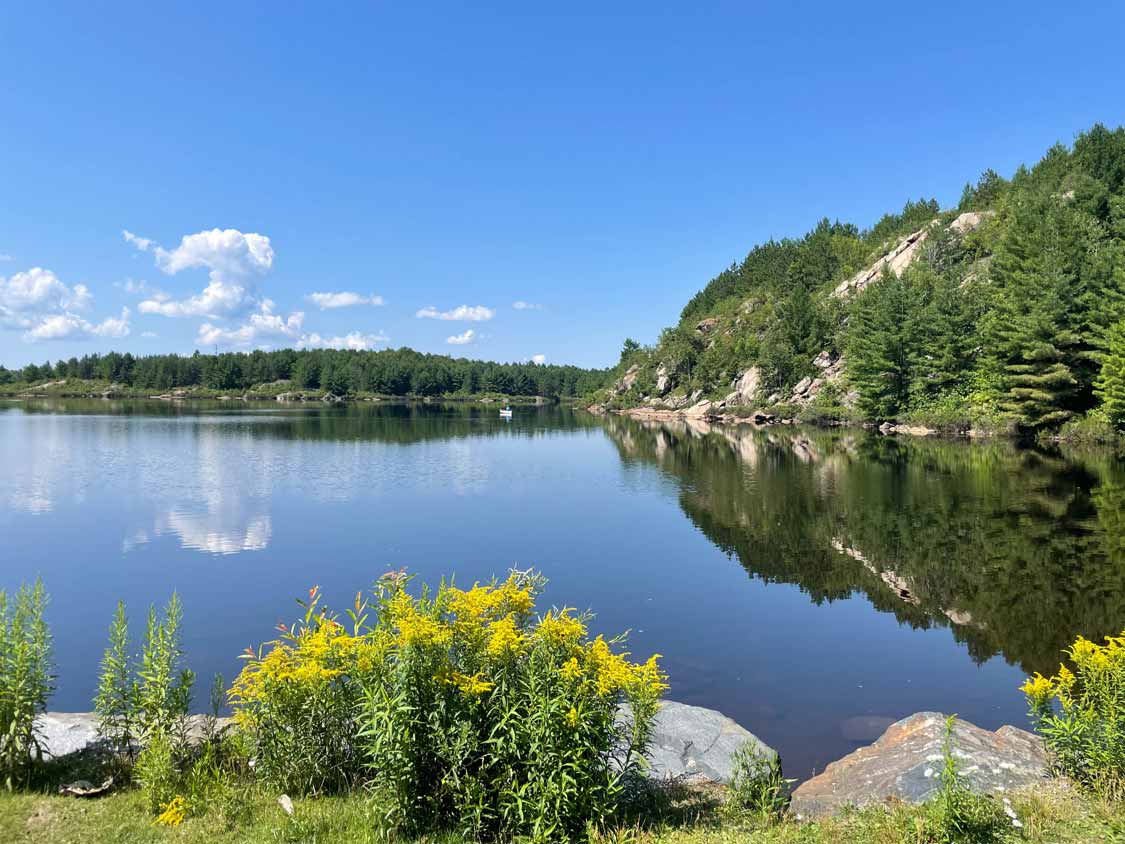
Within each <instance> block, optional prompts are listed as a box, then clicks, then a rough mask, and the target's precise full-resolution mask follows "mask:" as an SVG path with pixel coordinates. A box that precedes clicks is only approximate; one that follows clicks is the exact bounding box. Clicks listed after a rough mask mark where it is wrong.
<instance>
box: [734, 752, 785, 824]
mask: <svg viewBox="0 0 1125 844" xmlns="http://www.w3.org/2000/svg"><path fill="white" fill-rule="evenodd" d="M731 767H732V772H731V779H730V784H729V786H728V788H727V801H726V803H725V804H724V805H723V809H724V812H725V814H726V815H727V816H728V817H731V818H734V819H744V818H752V819H756V820H764V821H768V820H771V819H774V818H777V817H780V815H781V814H782V813H783V812H784V811H785V808H786V806H788V805H789V784H790V782H791V780H786V779H785V778H784V777H783V776H782V773H781V759H780V758H779V757H778V755H777V754H776V753H766V752H763V751H762V750H761V749H760V748H759V747H757V746H756V745H754V744H753V743H751V742H746V743H745V744H743V745H742V746H741V747H739V748H738V749H737V750H736V751H735V752H734V756H733V757H732V759H731Z"/></svg>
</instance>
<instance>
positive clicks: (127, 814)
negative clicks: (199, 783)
mask: <svg viewBox="0 0 1125 844" xmlns="http://www.w3.org/2000/svg"><path fill="white" fill-rule="evenodd" d="M293 803H294V812H293V815H292V817H290V816H289V815H287V814H286V813H285V812H284V811H283V810H282V809H281V807H280V806H279V805H278V803H277V800H276V796H275V795H270V794H265V793H262V792H258V793H249V794H246V795H244V796H243V797H242V798H240V799H239V800H237V801H234V802H233V806H234V811H235V812H236V814H234V815H231V814H224V812H223V811H221V810H212V811H211V812H209V813H208V814H207V815H206V816H204V817H196V818H189V819H188V820H187V821H185V822H184V824H183V825H182V826H180V827H178V828H175V829H169V828H165V827H160V826H157V825H155V824H154V823H153V822H152V816H151V815H150V814H149V813H148V812H147V811H146V807H145V805H144V800H143V798H142V796H141V794H140V793H139V792H137V791H135V790H127V791H122V792H119V793H116V794H114V795H112V796H109V797H106V798H102V799H100V800H77V799H73V798H64V797H57V796H50V795H45V794H7V793H5V794H0V841H4V842H7V843H8V844H32V842H35V844H45V843H47V842H49V844H56V843H57V844H147V842H172V841H175V842H181V844H205V842H206V844H212V842H214V844H228V843H229V844H236V842H237V844H282V842H310V844H311V842H339V841H348V842H366V841H378V840H379V838H378V837H377V836H375V835H374V834H373V830H374V829H375V828H376V825H377V824H376V822H375V819H374V817H373V815H372V809H371V807H370V804H369V803H368V801H366V800H365V799H363V798H362V797H325V798H320V799H308V800H294V801H293ZM1011 803H1012V806H1013V808H1014V809H1015V810H1016V812H1017V814H1018V815H1019V817H1020V819H1021V820H1022V822H1023V824H1024V826H1023V829H1022V830H1016V829H1013V830H1012V831H1011V833H1010V836H1009V840H1011V841H1012V842H1031V844H1048V842H1051V844H1080V843H1081V844H1086V842H1107V843H1108V844H1114V842H1125V807H1122V806H1121V805H1115V804H1110V803H1106V802H1103V801H1099V800H1097V799H1096V798H1093V797H1089V796H1086V795H1084V794H1082V793H1079V792H1077V791H1075V790H1074V789H1072V788H1069V787H1067V786H1065V785H1064V784H1062V783H1061V782H1058V783H1052V784H1049V785H1048V786H1045V787H1039V788H1036V789H1033V790H1029V791H1024V792H1015V793H1013V794H1012V796H1011ZM927 811H928V809H927V808H926V807H918V806H906V805H901V804H900V805H896V806H891V807H888V808H883V807H874V808H868V809H865V810H862V811H854V812H849V813H845V814H844V815H841V816H839V817H836V818H831V819H827V820H823V821H819V822H813V823H798V822H797V821H795V820H791V819H786V820H782V821H779V822H773V823H765V822H763V821H755V820H753V819H750V820H746V821H743V822H738V821H732V820H730V819H729V818H728V817H727V816H725V815H724V813H722V812H721V811H719V799H718V795H717V794H716V793H715V791H714V790H713V789H712V790H698V789H689V788H682V787H681V788H679V789H677V790H676V793H675V794H674V795H673V796H672V798H671V799H670V800H669V801H668V802H667V803H666V804H665V805H664V807H663V808H662V810H660V811H656V812H655V814H653V815H651V816H649V817H647V818H646V819H645V820H644V821H643V822H642V821H641V820H640V819H638V821H637V822H636V823H634V824H633V825H631V826H630V825H626V826H623V827H619V828H615V829H611V830H608V831H604V832H600V833H595V834H594V836H593V838H594V841H595V844H845V842H848V844H851V842H865V843H866V842H870V844H936V842H937V841H938V840H939V839H936V838H934V837H933V835H932V832H931V831H930V830H929V829H928V828H927V826H926V818H927ZM425 840H426V841H427V842H431V844H444V842H445V841H449V842H450V844H452V842H453V841H455V840H459V839H456V838H455V837H449V838H440V837H439V838H432V837H431V838H427V839H425Z"/></svg>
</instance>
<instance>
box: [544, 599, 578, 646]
mask: <svg viewBox="0 0 1125 844" xmlns="http://www.w3.org/2000/svg"><path fill="white" fill-rule="evenodd" d="M537 632H538V634H539V636H540V637H541V638H543V639H545V640H546V641H548V642H550V643H551V644H559V645H564V644H571V643H576V642H578V641H579V640H580V639H581V638H582V637H583V636H585V635H586V625H585V624H583V623H582V622H581V621H580V620H579V619H577V618H574V617H573V616H572V615H570V610H569V609H568V608H567V607H563V608H562V609H561V610H559V611H558V612H557V613H555V612H553V611H549V612H548V613H547V614H546V615H545V616H543V618H541V619H540V620H539V627H538V629H537Z"/></svg>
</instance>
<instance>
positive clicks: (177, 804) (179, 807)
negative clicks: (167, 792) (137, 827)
mask: <svg viewBox="0 0 1125 844" xmlns="http://www.w3.org/2000/svg"><path fill="white" fill-rule="evenodd" d="M186 817H187V801H186V800H184V798H182V797H180V796H179V795H176V796H175V797H173V798H172V800H171V801H170V802H169V803H168V804H167V805H165V806H164V811H163V812H161V813H160V814H159V815H157V817H156V820H155V821H153V823H157V824H160V825H161V826H173V827H175V826H179V825H180V824H182V823H183V822H184V818H186Z"/></svg>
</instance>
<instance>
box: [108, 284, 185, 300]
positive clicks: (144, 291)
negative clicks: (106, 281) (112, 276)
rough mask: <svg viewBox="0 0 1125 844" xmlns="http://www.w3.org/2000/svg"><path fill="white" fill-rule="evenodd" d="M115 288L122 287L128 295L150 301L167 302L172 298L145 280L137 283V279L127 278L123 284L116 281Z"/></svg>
mask: <svg viewBox="0 0 1125 844" xmlns="http://www.w3.org/2000/svg"><path fill="white" fill-rule="evenodd" d="M113 286H114V287H120V288H121V289H122V290H124V291H125V292H126V293H129V294H132V295H134V296H146V297H148V298H149V299H153V300H155V301H157V302H166V301H168V300H169V299H171V298H172V297H171V296H169V295H168V294H167V293H165V292H164V291H163V290H161V289H159V288H158V287H153V286H152V285H151V284H149V283H148V282H147V281H145V280H144V279H141V280H140V281H137V280H135V279H131V278H127V279H125V281H123V282H121V281H115V282H114V283H113Z"/></svg>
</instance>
